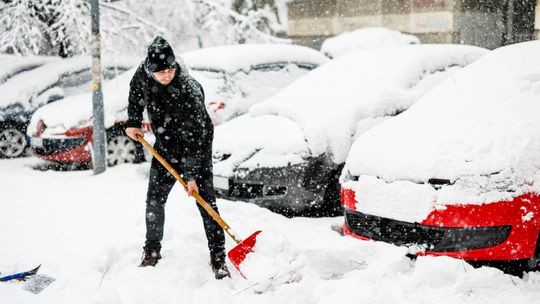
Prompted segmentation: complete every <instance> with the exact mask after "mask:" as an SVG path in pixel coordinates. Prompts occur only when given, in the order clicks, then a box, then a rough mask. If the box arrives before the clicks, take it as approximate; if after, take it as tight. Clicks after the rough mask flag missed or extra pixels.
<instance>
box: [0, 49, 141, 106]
mask: <svg viewBox="0 0 540 304" xmlns="http://www.w3.org/2000/svg"><path fill="white" fill-rule="evenodd" d="M133 63H134V62H133V60H132V59H130V58H129V59H128V58H126V59H121V58H119V59H115V60H114V61H111V64H114V65H117V66H126V67H131V66H133ZM91 65H92V59H91V57H90V56H76V57H72V58H67V59H62V60H58V61H55V62H52V63H48V64H45V65H42V66H40V67H39V68H35V69H33V70H31V71H27V72H24V73H21V74H18V75H16V76H14V77H12V78H11V79H9V80H8V81H6V82H5V83H4V84H3V85H1V86H0V107H5V106H8V105H10V104H15V103H19V104H20V105H21V106H23V107H25V108H26V109H30V108H31V107H32V106H31V104H30V103H31V98H32V96H34V94H36V93H39V92H42V91H44V90H46V89H49V88H50V87H51V85H53V84H55V83H56V82H58V81H59V80H60V78H61V77H62V75H64V74H66V73H70V72H77V71H82V70H84V69H88V68H90V67H91ZM104 65H106V64H104Z"/></svg>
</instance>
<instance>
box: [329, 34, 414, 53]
mask: <svg viewBox="0 0 540 304" xmlns="http://www.w3.org/2000/svg"><path fill="white" fill-rule="evenodd" d="M418 43H420V40H419V39H418V38H417V37H416V36H413V35H407V34H402V33H401V32H399V31H396V30H391V29H388V28H384V27H370V28H362V29H358V30H355V31H351V32H344V33H342V34H339V35H337V36H335V37H332V38H328V39H326V40H325V41H324V42H323V44H322V46H321V52H322V53H324V54H325V55H327V56H330V57H332V58H335V57H337V56H341V55H343V54H345V53H347V52H350V51H355V50H367V49H374V48H381V47H391V46H400V45H407V44H418Z"/></svg>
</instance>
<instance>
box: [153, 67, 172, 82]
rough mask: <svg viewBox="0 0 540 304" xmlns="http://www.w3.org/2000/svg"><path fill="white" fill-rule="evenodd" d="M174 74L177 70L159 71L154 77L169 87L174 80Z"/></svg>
mask: <svg viewBox="0 0 540 304" xmlns="http://www.w3.org/2000/svg"><path fill="white" fill-rule="evenodd" d="M174 73H176V68H172V69H166V70H162V71H157V72H155V73H152V75H154V78H155V79H156V80H157V81H158V82H159V83H161V84H162V85H168V84H169V83H171V81H172V80H173V78H174Z"/></svg>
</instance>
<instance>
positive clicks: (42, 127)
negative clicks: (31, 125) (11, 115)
mask: <svg viewBox="0 0 540 304" xmlns="http://www.w3.org/2000/svg"><path fill="white" fill-rule="evenodd" d="M46 128H47V126H46V125H45V122H44V121H43V119H40V120H39V122H38V125H37V129H36V132H34V136H36V137H39V136H41V134H43V132H45V129H46Z"/></svg>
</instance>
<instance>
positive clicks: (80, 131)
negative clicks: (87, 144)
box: [64, 126, 93, 138]
mask: <svg viewBox="0 0 540 304" xmlns="http://www.w3.org/2000/svg"><path fill="white" fill-rule="evenodd" d="M92 130H93V128H92V126H88V127H84V128H71V129H69V130H67V131H66V132H65V133H64V135H65V136H84V137H87V138H90V137H92Z"/></svg>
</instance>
